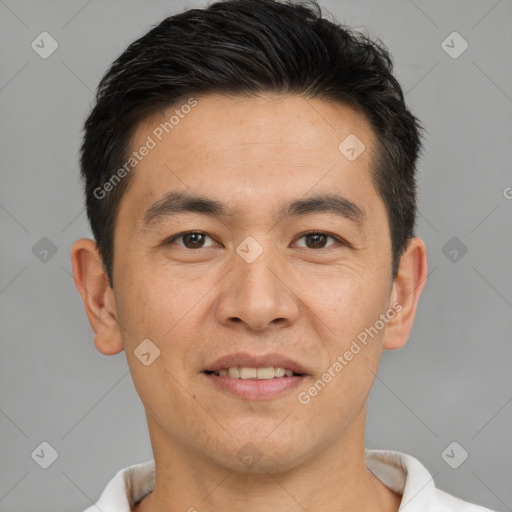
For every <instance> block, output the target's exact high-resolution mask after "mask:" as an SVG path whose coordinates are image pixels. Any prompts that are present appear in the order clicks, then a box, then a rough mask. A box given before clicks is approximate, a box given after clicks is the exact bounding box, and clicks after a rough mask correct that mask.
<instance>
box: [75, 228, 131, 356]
mask: <svg viewBox="0 0 512 512" xmlns="http://www.w3.org/2000/svg"><path fill="white" fill-rule="evenodd" d="M71 263H72V266H73V279H74V281H75V286H76V287H77V289H78V291H79V293H80V295H81V297H82V301H83V303H84V307H85V312H86V314H87V318H88V319H89V323H90V324H91V328H92V330H93V332H94V345H95V346H96V348H97V349H98V350H99V351H100V352H101V353H102V354H105V355H114V354H118V353H119V352H121V350H123V344H122V339H121V332H120V329H119V324H118V322H117V318H116V310H115V302H114V295H113V290H112V289H111V288H110V286H109V282H108V277H107V275H106V273H105V269H104V266H103V261H102V259H101V255H100V253H99V251H98V247H97V244H96V242H95V241H94V240H90V239H88V238H82V239H80V240H77V241H76V242H75V243H74V244H73V247H72V249H71Z"/></svg>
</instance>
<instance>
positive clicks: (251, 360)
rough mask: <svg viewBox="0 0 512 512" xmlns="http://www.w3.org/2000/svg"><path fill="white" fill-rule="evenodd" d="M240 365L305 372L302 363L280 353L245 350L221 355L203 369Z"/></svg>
mask: <svg viewBox="0 0 512 512" xmlns="http://www.w3.org/2000/svg"><path fill="white" fill-rule="evenodd" d="M242 366H245V367H247V368H269V367H271V366H273V367H274V368H284V369H285V370H291V371H292V372H294V373H300V374H306V370H305V369H304V367H303V366H302V365H300V364H299V363H298V362H297V361H294V360H293V359H290V358H289V357H285V356H283V355H281V354H275V353H272V354H263V355H253V354H248V353H246V352H239V353H236V354H229V355H227V356H223V357H221V358H219V359H217V360H216V361H214V362H213V363H212V364H210V365H209V366H207V367H206V368H205V369H204V370H203V371H211V372H218V371H219V370H222V369H223V368H232V367H237V368H240V367H242Z"/></svg>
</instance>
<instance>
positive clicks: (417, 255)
mask: <svg viewBox="0 0 512 512" xmlns="http://www.w3.org/2000/svg"><path fill="white" fill-rule="evenodd" d="M426 280H427V250H426V247H425V242H424V241H423V240H422V239H421V238H417V237H415V238H411V240H409V243H408V245H407V248H406V250H405V251H404V253H403V254H402V257H401V258H400V266H399V268H398V273H397V276H396V278H395V280H394V282H393V289H392V292H391V304H390V308H391V309H394V310H395V311H396V314H395V316H394V317H393V318H392V319H391V320H390V321H389V322H388V324H387V326H386V331H385V335H384V342H383V348H384V349H385V350H395V349H397V348H402V347H403V346H404V345H405V344H406V343H407V340H408V339H409V333H410V332H411V329H412V325H413V322H414V317H415V315H416V307H417V306H418V300H419V298H420V294H421V292H422V290H423V287H424V286H425V282H426ZM393 304H395V307H394V308H393Z"/></svg>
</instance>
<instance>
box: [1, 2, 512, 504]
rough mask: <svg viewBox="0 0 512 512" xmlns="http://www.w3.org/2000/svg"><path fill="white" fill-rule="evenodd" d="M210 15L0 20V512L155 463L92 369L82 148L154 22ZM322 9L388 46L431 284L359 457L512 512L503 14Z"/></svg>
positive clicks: (48, 12) (100, 12)
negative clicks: (50, 49) (95, 111)
mask: <svg viewBox="0 0 512 512" xmlns="http://www.w3.org/2000/svg"><path fill="white" fill-rule="evenodd" d="M204 5H205V4H204V3H203V2H199V1H197V2H184V1H181V0H175V1H169V0H168V1H152V2H142V0H138V1H136V0H130V1H121V0H117V1H113V0H110V1H102V2H100V1H99V0H92V1H91V0H90V1H84V0H80V1H75V0H73V1H69V0H68V1H63V0H62V1H48V0H47V1H44V2H43V1H35V0H32V1H29V0H16V1H15V0H0V47H1V48H2V52H1V54H0V135H1V137H0V141H1V142H0V152H1V153H0V155H1V188H0V222H1V245H2V251H1V267H0V268H1V272H0V308H1V317H0V322H1V323H0V325H1V343H2V346H1V356H0V389H1V390H2V392H1V397H0V433H1V437H0V439H1V455H0V465H1V467H0V511H2V512H4V511H14V510H16V511H20V510H22V511H26V512H29V511H36V510H37V511H39V512H44V511H52V512H60V511H65V510H66V511H68V510H76V511H80V510H83V509H84V508H86V507H87V506H89V505H90V504H91V503H92V502H93V501H95V500H96V499H97V498H98V496H99V494H100V492H101V491H102V490H103V488H104V487H105V485H106V483H107V482H108V481H109V480H110V479H111V478H112V476H113V475H114V473H115V472H116V471H117V470H119V469H120V468H122V467H125V466H127V465H130V464H134V463H137V462H141V461H144V460H148V459H150V458H152V454H151V447H150V443H149V438H148V435H147V429H146V423H145V416H144V411H143V407H142V405H141V403H140V401H139V399H138V396H137V395H136V392H135V390H134V387H133V384H132V381H131V378H130V375H129V373H128V367H127V364H126V360H125V355H124V353H121V354H119V355H117V356H112V357H107V356H103V355H101V354H100V353H99V352H97V351H96V350H95V348H94V346H93V342H92V331H91V329H90V327H89V324H88V321H87V318H86V315H85V312H84V310H83V306H82V302H81V299H80V297H79V294H78V292H77V291H76V289H75V287H74V283H73V280H72V277H71V265H70V257H69V253H70V248H71V245H72V243H73V241H74V240H75V239H77V238H80V237H83V236H91V234H90V231H89V227H88V225H87V221H86V216H85V213H84V209H83V197H82V192H81V184H80V181H79V174H78V172H79V171H78V163H77V155H78V146H79V143H80V131H81V126H82V123H83V121H84V119H85V116H86V114H87V113H88V111H89V108H90V104H91V102H92V99H93V91H94V89H95V87H96V85H97V83H98V81H99V79H100V77H101V75H102V74H103V72H104V71H105V70H106V68H107V66H108V65H109V63H110V62H111V61H112V60H113V59H114V58H115V57H116V56H117V55H118V54H119V53H120V52H121V51H122V50H123V49H124V48H125V47H126V46H127V45H128V44H129V43H130V42H131V41H132V40H134V39H135V38H136V37H139V36H140V35H142V34H143V33H145V32H146V31H147V30H148V29H149V28H150V26H151V25H153V24H155V23H157V22H159V21H160V20H161V19H162V18H163V17H165V16H167V15H170V14H174V13H176V12H178V11H182V10H183V9H184V8H185V7H198V6H204ZM321 5H322V6H324V7H325V8H327V10H328V11H330V12H332V13H333V14H334V15H335V16H336V18H338V19H339V20H340V21H343V22H345V23H347V24H349V25H352V26H354V27H356V28H362V27H366V28H367V29H368V31H369V33H370V35H372V36H377V37H381V38H382V40H383V41H384V42H385V43H386V45H387V46H388V48H389V49H390V51H391V53H392V55H393V58H394V62H395V64H396V73H397V76H398V78H399V80H400V82H401V84H402V86H403V88H404V91H405V92H406V93H407V95H406V99H407V102H408V105H409V107H410V108H411V110H412V111H413V112H414V113H415V114H416V115H417V116H418V117H419V118H420V119H421V120H422V121H423V123H424V125H425V127H426V129H427V131H428V134H427V138H426V141H425V152H424V155H423V157H422V160H421V163H420V176H419V184H420V193H421V201H420V218H419V223H418V235H419V236H421V237H423V238H424V239H425V241H426V242H427V246H428V256H429V270H430V276H429V281H428V284H427V285H426V288H425V290H424V292H423V296H422V298H421V301H420V305H419V311H418V315H417V320H416V323H415V326H414V328H413V332H412V336H411V339H410V340H409V343H408V345H407V346H406V347H405V348H404V349H402V350H399V351H395V352H386V353H384V355H383V360H382V366H381V369H380V372H379V375H378V378H377V380H376V383H375V386H374V389H373V390H372V394H371V396H370V404H369V418H368V437H367V446H368V447H371V448H387V449H395V450H400V451H404V452H407V453H409V454H412V455H414V456H416V457H417V458H419V459H420V460H421V461H422V462H423V463H424V464H425V465H426V466H427V468H428V469H429V470H430V471H431V473H432V475H434V479H435V482H436V484H437V486H439V487H440V488H442V489H444V490H446V491H447V492H450V493H451V494H454V495H456V496H459V497H461V498H463V499H466V500H468V501H473V502H476V503H478V504H481V505H484V506H487V507H489V508H492V509H495V510H498V511H506V510H512V486H511V485H510V483H511V479H512V474H511V465H510V460H511V457H512V439H511V426H512V386H511V372H510V363H511V361H512V358H511V354H512V344H511V343H510V341H511V332H512V314H511V313H512V279H511V274H512V272H511V270H510V267H511V254H512V251H511V249H512V230H511V227H510V225H511V223H510V219H511V213H512V199H510V197H512V189H511V188H507V187H512V173H511V163H512V144H511V142H512V122H511V121H512V69H511V62H512V58H511V57H512V31H511V30H510V27H511V26H512V2H511V1H510V0H501V1H496V0H478V1H475V0H473V1H467V0H464V1H449V2H447V1H445V0H437V1H429V2H427V1H420V0H416V2H412V1H406V0H394V1H386V2H382V1H380V2H379V1H377V0H375V1H371V2H370V1H358V2H355V1H339V0H338V1H335V0H330V1H328V0H324V1H321ZM43 31H47V32H49V33H50V34H51V35H52V37H53V38H55V40H57V42H58V44H59V47H58V49H57V50H56V51H55V53H53V54H52V55H51V56H50V57H49V58H47V59H42V58H41V57H40V56H39V55H38V54H37V53H36V52H35V51H34V50H33V49H32V48H31V42H32V41H33V40H35V39H36V38H37V36H38V35H39V34H40V33H41V32H43ZM453 31H457V32H458V33H459V34H460V35H461V36H462V37H463V38H464V39H465V40H466V41H467V42H468V44H469V47H468V49H467V50H466V51H465V52H464V53H463V54H462V55H460V56H459V57H458V58H453V57H452V56H450V55H449V54H448V53H447V52H446V51H445V49H444V48H443V47H442V44H441V43H442V42H443V41H444V40H445V39H446V38H447V36H448V35H449V34H451V33H452V32H453ZM445 44H449V45H450V46H453V48H452V49H451V51H452V53H453V52H454V51H457V50H459V49H460V48H461V40H459V39H454V42H453V43H452V42H451V40H450V39H448V42H447V43H445ZM507 196H508V198H507ZM42 237H47V238H49V239H50V240H51V241H52V242H53V244H55V246H56V248H57V253H56V254H55V255H53V256H51V253H49V254H48V256H47V261H46V262H44V261H40V259H38V257H36V255H35V254H34V253H33V251H32V248H33V247H34V245H35V244H36V243H37V242H38V241H39V240H40V239H41V238H42ZM452 237H457V239H458V241H455V242H453V241H452V242H451V244H453V243H455V244H458V247H457V245H453V246H452V245H451V244H449V245H448V246H446V245H445V244H447V243H448V241H449V240H450V239H451V238H452ZM461 244H464V246H465V247H467V250H468V252H467V253H466V254H464V255H462V253H463V251H461V250H460V249H461V247H462V245H461ZM37 247H39V246H37ZM443 248H444V249H443ZM453 250H456V251H457V255H456V260H457V261H451V260H453V259H454V258H455V253H453ZM450 251H452V252H451V254H450ZM35 252H37V251H35ZM461 255H462V257H461ZM43 441H46V442H48V443H50V445H51V446H52V447H53V448H54V449H55V450H56V451H57V452H58V458H57V459H56V461H55V462H54V463H53V464H52V465H51V466H50V467H49V468H48V469H42V468H41V467H40V466H39V465H38V464H37V463H36V462H35V460H34V459H35V458H36V457H34V459H33V458H32V457H31V454H32V453H33V452H34V450H36V448H37V447H38V446H39V445H40V443H41V442H43ZM452 441H457V442H458V443H459V444H460V445H461V446H462V447H463V448H464V449H465V450H466V451H467V452H468V454H469V458H468V459H467V460H466V461H465V462H464V463H463V464H462V465H461V466H460V467H459V468H458V469H452V468H451V467H450V466H449V465H448V464H447V463H446V462H445V461H444V460H443V458H442V457H441V453H442V452H443V450H444V449H445V448H446V447H447V446H448V445H449V444H450V443H451V442H452ZM39 452H40V449H39ZM36 453H38V452H37V450H36ZM48 453H49V452H48V450H47V451H46V455H45V457H47V456H48ZM462 453H463V452H462V450H461V448H459V447H456V448H455V450H454V452H453V456H452V460H455V461H456V460H457V459H458V458H459V459H460V457H461V454H462Z"/></svg>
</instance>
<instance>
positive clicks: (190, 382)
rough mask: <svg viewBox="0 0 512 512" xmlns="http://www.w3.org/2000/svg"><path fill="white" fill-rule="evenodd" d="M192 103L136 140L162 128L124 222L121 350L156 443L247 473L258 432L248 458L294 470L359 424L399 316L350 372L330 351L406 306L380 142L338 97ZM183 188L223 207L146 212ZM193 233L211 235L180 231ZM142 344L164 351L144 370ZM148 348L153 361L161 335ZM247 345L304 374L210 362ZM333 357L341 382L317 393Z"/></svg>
mask: <svg viewBox="0 0 512 512" xmlns="http://www.w3.org/2000/svg"><path fill="white" fill-rule="evenodd" d="M197 101H198V104H197V106H195V107H194V108H192V109H191V112H190V113H188V114H187V115H186V116H184V118H183V119H181V118H180V121H179V123H177V124H176V125H175V126H174V128H173V129H172V131H170V132H169V133H168V134H167V133H165V131H164V132H163V134H161V139H162V140H159V138H157V137H156V136H155V133H158V134H160V132H161V130H160V131H158V129H157V128H158V126H159V125H160V123H162V122H165V121H167V120H168V119H169V117H170V116H171V115H172V113H173V112H174V110H176V109H179V107H180V105H175V106H173V107H172V108H171V109H169V110H168V111H166V112H165V113H164V114H163V115H155V116H152V117H151V118H150V119H147V120H146V121H145V122H144V123H143V124H141V125H140V126H139V127H138V130H137V132H136V134H135V137H134V139H133V140H132V143H131V149H132V150H134V151H136V150H138V149H139V148H140V147H141V146H143V145H147V144H148V136H150V137H151V139H152V140H153V142H155V143H156V146H155V147H153V148H152V149H150V151H149V154H148V155H147V156H145V157H144V158H143V159H142V160H141V161H140V163H138V165H137V166H136V168H135V169H134V170H133V175H132V177H131V178H132V182H131V183H130V186H129V187H128V189H127V191H126V193H125V195H124V196H123V198H122V201H121V204H120V210H119V214H118V217H117V223H116V232H115V243H114V255H115V256H114V290H113V293H114V299H115V309H116V316H117V319H118V321H119V324H120V325H121V326H122V329H121V335H122V338H123V346H124V350H125V352H126V356H127V359H128V363H129V366H130V369H131V373H132V376H133V380H134V383H135V386H136V389H137V391H138V393H139V395H140V397H141V399H142V402H143V404H144V406H145V409H146V414H147V418H148V423H149V428H150V432H151V433H152V435H153V436H154V437H155V438H158V439H159V440H160V441H161V442H163V441H162V440H163V439H166V442H171V443H175V444H176V446H180V447H181V448H182V449H184V450H187V451H188V452H189V453H191V454H194V455H195V456H199V457H203V458H206V459H207V460H210V461H212V462H215V463H218V464H221V465H224V466H226V467H229V468H232V469H238V470H240V469H243V467H244V466H243V464H244V461H243V460H242V457H240V455H243V454H245V453H246V452H247V453H248V454H249V455H250V453H249V452H251V450H254V448H252V447H251V448H249V447H247V446H246V444H247V443H252V444H253V445H254V446H255V447H256V450H257V452H256V453H261V454H262V458H261V460H260V461H259V462H258V463H257V464H256V465H255V466H254V467H253V469H251V467H249V466H247V468H246V469H247V470H248V471H249V470H252V471H263V470H268V469H270V468H276V467H280V468H283V469H286V468H291V467H293V466H294V465H296V464H299V463H300V462H301V461H304V460H306V459H308V458H311V457H312V456H314V455H315V454H319V453H320V452H321V451H322V450H327V449H329V448H332V446H333V445H334V444H335V443H340V442H342V439H344V438H347V436H349V434H350V433H351V434H350V435H356V433H361V432H363V430H364V412H365V402H366V399H367V396H368V393H369V391H370V388H371V385H372V383H373V380H374V377H375V375H374V373H376V372H377V367H378V363H379V358H380V354H381V350H382V344H383V340H384V339H385V336H386V328H382V329H377V330H378V331H379V332H378V333H377V334H375V335H374V336H373V337H370V336H368V337H367V344H366V345H363V344H362V343H360V342H359V343H358V345H359V346H360V351H359V352H357V353H355V352H356V350H352V353H353V357H352V358H350V360H347V358H343V360H344V361H345V363H346V364H343V365H342V369H341V370H339V368H340V367H339V366H336V365H334V363H335V362H336V361H338V362H339V361H340V360H339V358H338V356H342V357H343V355H344V354H345V353H346V352H347V351H350V350H351V347H354V346H353V344H352V342H353V341H354V340H357V339H358V335H360V334H361V333H362V332H364V331H365V329H368V328H370V327H372V326H375V324H376V321H377V320H378V319H379V315H381V314H383V313H385V312H386V310H388V308H389V307H390V305H391V304H392V303H393V300H392V284H393V283H392V279H391V242H390V231H389V226H388V218H387V214H386V210H385V206H384V203H383V201H382V199H381V198H380V196H379V195H378V193H377V191H376V189H375V187H374V184H373V182H372V179H371V175H370V164H371V161H370V156H371V155H370V152H371V151H372V150H373V148H375V138H374V135H373V133H372V131H371V129H370V127H369V124H368V123H367V121H366V120H365V118H364V117H363V116H361V115H360V114H358V113H357V112H356V111H355V110H353V109H352V108H350V107H348V106H345V105H342V104H334V103H327V102H324V101H321V100H311V99H309V100H304V99H302V98H300V97H297V96H287V97H277V96H265V97H259V98H254V99H247V98H245V99H244V98H238V97H237V98H235V97H225V96H221V95H207V96H202V97H197ZM155 130H157V131H155ZM351 134H352V135H355V136H356V137H357V138H358V139H359V140H360V141H362V143H363V144H364V145H365V148H366V149H365V150H364V151H363V152H362V153H361V154H360V155H359V156H358V157H357V158H355V159H353V155H354V154H356V155H357V152H358V151H359V150H360V148H359V147H358V148H355V151H351V147H352V146H353V145H354V143H353V141H354V140H355V139H353V138H352V139H348V142H347V143H349V142H352V144H349V146H350V147H348V148H347V147H345V146H343V145H342V149H341V150H340V149H339V146H340V143H342V141H344V140H345V139H346V138H347V137H348V136H349V135H351ZM149 145H150V146H152V144H151V143H149ZM347 156H349V157H350V158H347ZM351 160H352V161H351ZM173 192H175V193H180V194H183V195H188V196H192V198H193V199H198V197H201V198H207V199H209V200H211V201H215V202H218V203H222V205H224V207H225V210H226V214H225V215H224V214H223V215H221V216H219V215H216V214H213V213H205V212H198V211H196V212H190V211H180V212H176V211H173V208H172V207H168V208H165V207H164V208H160V209H159V210H158V212H155V210H153V212H152V214H146V212H148V210H149V209H150V208H151V207H152V206H153V205H154V204H155V203H157V202H158V201H160V200H162V198H163V197H164V196H166V195H167V194H169V193H173ZM327 195H330V196H339V197H340V198H342V201H341V203H337V204H338V206H341V207H340V208H338V212H336V211H334V209H332V208H330V209H324V211H322V209H321V208H318V205H319V204H322V203H321V202H319V203H318V202H317V203H314V204H312V205H310V208H309V209H305V208H302V209H301V208H300V207H299V208H291V209H290V211H289V212H288V215H284V213H285V211H284V210H283V208H284V207H285V206H287V205H289V204H291V203H293V202H296V201H302V202H304V201H308V200H310V199H311V198H313V197H315V198H316V197H319V198H322V197H323V198H325V196H327ZM315 205H316V206H315ZM299 206H300V205H299ZM331 206H332V204H331ZM191 231H192V232H199V234H196V235H190V234H189V235H186V234H185V236H182V237H180V236H177V235H179V234H183V233H186V232H191ZM308 233H309V234H308ZM173 237H175V238H173ZM381 323H382V322H381ZM378 325H379V326H380V324H378ZM373 332H374V331H373ZM146 339H149V340H151V343H152V344H154V345H155V346H156V347H158V349H159V350H160V354H159V356H158V357H157V358H156V359H154V361H153V362H152V363H151V364H148V365H145V364H143V363H142V362H141V360H140V359H139V358H138V357H136V353H135V351H136V349H137V347H138V346H139V345H140V344H141V342H142V341H143V340H146ZM359 339H361V337H360V338H359ZM147 343H148V342H146V344H147ZM143 347H145V348H146V349H147V348H148V347H150V348H149V350H146V353H147V352H149V353H150V355H149V356H148V355H145V356H143V357H142V359H146V360H148V361H149V360H151V359H152V358H153V357H154V355H155V353H154V352H153V351H154V347H153V345H151V344H149V345H143ZM151 347H153V348H151ZM137 353H139V352H137ZM240 353H243V354H246V355H252V356H256V357H258V356H265V355H267V354H278V355H280V356H283V357H286V358H289V359H291V360H293V361H295V362H296V363H298V364H299V365H301V367H302V370H303V373H305V376H302V377H297V376H294V377H284V379H287V380H285V381H283V382H282V383H279V382H277V380H278V379H279V378H280V377H275V378H274V379H273V380H258V381H256V380H252V379H248V380H246V379H239V380H237V381H233V380H231V381H227V379H231V378H230V377H229V376H223V375H219V376H217V375H215V374H208V373H205V370H208V369H212V368H213V367H214V363H215V361H216V360H217V359H219V358H220V357H223V356H228V355H232V354H240ZM139 355H140V353H139ZM236 360H237V356H235V359H234V360H233V363H232V364H230V366H237V364H236ZM240 361H241V362H243V361H242V360H240ZM340 364H341V363H340ZM244 365H245V366H248V367H250V366H254V365H251V364H240V365H238V366H244ZM333 365H334V366H335V368H336V369H337V370H336V369H335V370H334V371H333ZM266 366H268V365H266ZM274 366H280V365H279V364H275V365H274ZM284 366H285V365H284ZM329 368H331V379H329V381H328V382H325V380H326V379H327V378H324V380H323V382H324V385H323V386H322V385H318V384H317V392H316V393H315V392H314V391H313V392H309V391H308V390H310V388H311V387H312V386H314V384H315V383H316V382H318V380H319V379H322V375H324V374H325V372H326V371H328V369H329ZM248 375H251V373H250V372H249V373H248ZM226 382H227V385H226V386H223V384H226ZM270 388H272V389H270ZM308 397H309V399H308ZM244 446H245V448H244ZM240 450H241V451H240ZM244 450H245V451H244ZM338 453H339V452H338Z"/></svg>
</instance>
